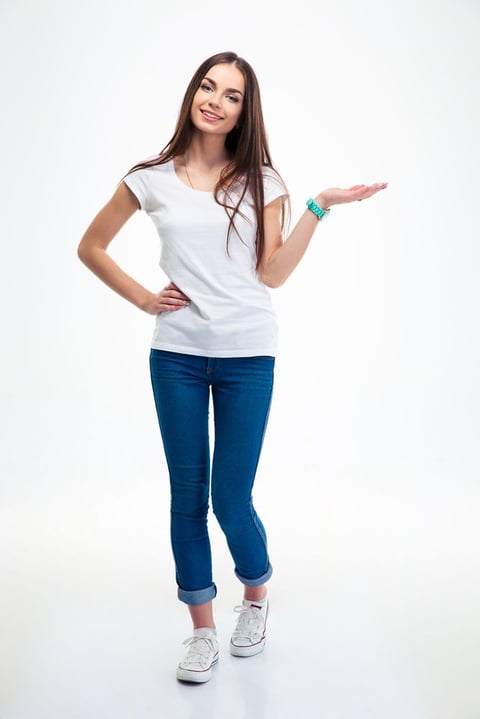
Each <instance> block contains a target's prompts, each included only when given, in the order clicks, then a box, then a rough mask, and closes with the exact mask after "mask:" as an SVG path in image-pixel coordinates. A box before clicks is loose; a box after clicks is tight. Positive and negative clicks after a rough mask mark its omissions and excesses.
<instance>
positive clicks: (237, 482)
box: [212, 357, 274, 497]
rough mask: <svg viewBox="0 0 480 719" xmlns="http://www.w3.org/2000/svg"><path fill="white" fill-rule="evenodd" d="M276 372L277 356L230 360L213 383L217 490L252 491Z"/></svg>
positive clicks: (242, 492)
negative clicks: (275, 359)
mask: <svg viewBox="0 0 480 719" xmlns="http://www.w3.org/2000/svg"><path fill="white" fill-rule="evenodd" d="M273 373H274V359H273V357H244V358H239V359H235V360H231V361H230V360H229V361H228V362H225V367H224V370H223V372H221V373H219V375H218V379H217V381H216V382H215V384H214V385H213V387H212V396H213V406H214V422H215V448H214V459H213V477H212V481H215V484H216V485H217V486H216V490H217V493H218V492H220V493H221V494H223V495H226V494H228V493H229V492H231V493H232V494H235V495H236V496H237V497H238V493H240V494H244V496H246V497H247V496H249V494H250V490H251V486H252V484H253V480H254V477H255V472H256V469H257V464H258V460H259V457H260V452H261V448H262V443H263V437H264V433H265V429H266V426H267V421H268V415H269V411H270V403H271V397H272V391H273Z"/></svg>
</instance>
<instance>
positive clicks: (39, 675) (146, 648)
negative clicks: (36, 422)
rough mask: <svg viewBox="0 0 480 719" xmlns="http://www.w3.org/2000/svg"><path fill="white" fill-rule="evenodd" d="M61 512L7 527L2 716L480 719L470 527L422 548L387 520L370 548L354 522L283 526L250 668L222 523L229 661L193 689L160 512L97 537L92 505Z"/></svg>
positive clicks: (222, 618)
mask: <svg viewBox="0 0 480 719" xmlns="http://www.w3.org/2000/svg"><path fill="white" fill-rule="evenodd" d="M51 509H52V508H51V507H50V513H49V514H48V515H47V513H42V511H41V510H39V508H38V506H37V507H36V508H32V511H31V514H30V516H27V515H28V512H27V514H25V511H26V510H25V508H24V509H23V515H22V516H23V520H22V521H23V525H22V523H19V522H18V521H17V522H15V521H14V518H15V514H11V515H10V523H9V522H8V521H7V522H6V523H5V522H4V524H3V535H4V539H5V540H6V541H7V542H8V544H4V548H5V547H7V548H8V550H7V552H6V553H5V552H3V555H2V556H3V558H4V559H5V558H7V561H5V562H4V563H3V568H2V584H3V588H2V595H1V598H0V611H1V618H2V627H1V634H2V639H1V650H0V677H1V679H0V682H1V684H0V688H1V695H0V717H1V719H77V718H78V719H109V718H110V717H112V718H113V717H114V718H115V719H153V718H154V717H155V718H158V717H162V718H163V717H168V718H170V717H171V718H172V719H173V718H174V719H194V718H195V719H207V718H208V719H240V718H242V719H243V718H244V717H245V718H247V717H248V718H253V719H296V718H297V717H302V719H304V718H306V719H309V718H310V717H311V718H312V719H317V718H318V719H320V718H321V719H480V662H479V659H478V654H479V651H480V641H479V640H480V626H479V625H480V622H479V592H478V583H477V582H476V579H477V578H478V577H477V578H476V577H475V576H474V575H473V574H472V568H473V567H474V562H473V561H472V558H474V557H475V556H476V549H475V547H474V546H470V545H468V536H467V535H468V532H467V531H466V530H465V531H464V534H463V535H462V536H463V538H462V539H461V540H460V539H459V534H458V532H456V534H455V537H456V539H455V538H454V537H453V535H448V534H445V535H444V539H443V542H442V541H439V540H438V536H437V537H435V536H434V535H433V533H432V531H430V535H429V534H428V532H426V531H424V534H423V543H422V545H420V544H418V540H419V533H418V532H417V533H416V535H415V541H414V542H411V541H410V540H411V537H412V525H411V524H410V528H409V530H408V532H407V536H406V537H405V539H404V541H403V542H398V543H397V542H396V540H395V537H394V534H393V533H390V534H385V541H384V542H383V544H382V542H381V541H378V536H377V537H375V541H373V539H372V537H373V534H374V528H373V525H372V524H370V525H369V526H368V527H365V532H364V533H363V535H359V536H358V538H357V540H356V541H352V538H353V534H354V533H353V534H352V530H350V534H348V532H347V530H346V527H345V526H344V527H340V528H339V529H338V536H337V535H336V534H335V532H334V531H333V529H332V527H333V524H331V525H330V526H329V527H328V526H327V529H325V528H324V529H322V528H321V525H320V524H319V525H318V526H317V527H316V528H311V530H310V533H309V532H307V530H306V528H305V527H302V525H301V522H300V523H299V525H298V527H297V529H296V530H293V529H292V528H290V527H289V526H287V525H283V526H280V525H279V526H278V527H273V528H272V532H271V534H272V542H271V544H272V547H271V549H272V552H273V557H272V561H273V558H274V559H275V561H274V566H275V575H274V578H273V579H272V581H271V584H270V602H271V614H270V619H269V632H268V640H267V647H266V649H265V651H264V653H263V654H261V655H258V656H257V657H252V658H248V659H238V658H234V657H231V656H230V655H229V653H228V641H229V634H230V630H231V628H232V626H233V622H234V614H233V611H232V610H233V606H234V605H235V604H236V603H238V601H239V599H240V587H239V586H238V584H237V582H236V580H235V578H234V576H233V575H232V572H231V567H230V563H229V557H228V554H227V552H226V551H225V550H224V545H223V542H222V539H223V538H222V537H221V536H220V535H219V534H218V533H216V530H214V528H213V527H212V530H213V541H214V549H215V558H216V571H217V575H216V580H217V584H218V586H219V594H218V597H217V600H216V611H217V622H218V634H219V639H220V644H221V650H222V653H221V659H220V661H219V664H218V666H217V667H216V668H215V670H214V676H213V678H212V680H211V681H210V682H209V683H208V684H205V685H193V686H190V685H185V684H181V683H179V682H177V681H176V679H175V665H176V661H177V660H178V659H179V658H180V656H181V654H182V652H183V647H182V641H183V640H184V639H185V638H187V637H188V636H189V623H188V621H187V615H186V611H185V608H184V607H183V605H181V604H180V603H178V602H177V600H176V597H175V588H174V582H173V574H172V567H171V558H170V554H169V550H168V546H167V545H166V543H165V542H164V540H165V538H164V537H163V536H162V537H157V538H156V539H158V544H156V545H155V543H153V544H152V542H151V537H150V538H149V537H148V533H149V530H150V528H151V527H152V526H153V524H151V523H150V516H151V515H149V510H148V508H147V507H145V508H144V509H145V518H146V526H147V528H146V529H145V528H144V529H142V527H141V525H140V524H138V523H134V524H133V525H132V526H130V527H126V526H124V527H123V530H122V528H121V527H120V526H115V521H114V518H113V516H112V515H110V517H108V516H107V515H106V514H105V515H102V511H99V516H100V517H101V516H103V517H104V524H103V525H102V526H104V529H103V530H102V532H100V531H99V526H100V524H102V523H101V522H99V523H98V524H97V525H95V524H94V525H93V526H91V527H83V529H82V528H81V525H82V518H83V519H84V518H85V517H84V516H83V515H84V512H83V510H82V508H81V507H80V508H77V512H76V514H75V513H72V514H68V513H67V512H66V509H65V507H64V511H63V512H62V513H60V512H59V513H56V512H52V511H51ZM104 509H105V508H104ZM398 512H399V514H400V515H401V507H400V508H398ZM127 514H128V512H127V509H126V507H124V508H123V509H122V511H119V512H118V514H117V520H118V519H119V518H121V519H125V518H126V517H127ZM5 516H6V517H7V519H8V513H7V514H6V515H5ZM90 517H92V514H90ZM18 518H19V515H17V520H18ZM324 520H325V518H323V519H322V522H323V524H325V521H324ZM319 521H320V520H319ZM35 522H36V523H37V526H35ZM27 525H28V527H27ZM357 526H358V524H357ZM376 530H378V525H377V526H376ZM430 530H431V525H430ZM369 533H370V534H369ZM340 535H342V536H344V538H345V539H344V542H343V543H342V542H340V541H339V540H338V537H339V536H340ZM314 536H318V537H319V538H320V544H318V545H317V544H315V542H313V541H312V538H313V537H314ZM455 542H457V544H456V545H455ZM468 547H469V548H468ZM293 548H295V551H294V550H293ZM297 550H300V551H302V552H303V561H298V557H297V555H296V552H297Z"/></svg>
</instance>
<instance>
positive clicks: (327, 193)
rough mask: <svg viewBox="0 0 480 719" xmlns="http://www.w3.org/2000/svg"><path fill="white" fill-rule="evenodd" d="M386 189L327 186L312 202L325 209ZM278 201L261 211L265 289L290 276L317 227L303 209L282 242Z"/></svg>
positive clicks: (383, 185) (379, 184) (383, 184)
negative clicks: (263, 234) (263, 226)
mask: <svg viewBox="0 0 480 719" xmlns="http://www.w3.org/2000/svg"><path fill="white" fill-rule="evenodd" d="M386 187H387V183H386V182H377V183H375V184H374V185H355V186H354V187H350V188H348V189H346V190H343V189H341V188H339V187H331V188H330V189H328V190H323V192H320V194H318V195H317V196H316V197H315V202H316V203H317V205H319V206H320V207H321V208H322V209H324V210H327V209H329V208H330V207H332V205H341V204H345V203H347V202H354V201H355V200H366V199H367V198H369V197H372V196H373V195H375V194H376V193H377V192H379V191H380V190H384V189H385V188H386ZM281 209H282V199H281V198H278V199H276V200H273V202H270V203H269V204H268V205H267V206H266V207H265V209H264V223H265V246H264V251H263V257H262V260H261V262H260V266H259V271H258V273H259V276H260V279H261V280H262V282H264V283H265V284H266V285H267V286H268V287H272V288H273V287H280V285H283V283H284V282H285V281H286V280H287V279H288V277H289V276H290V275H291V274H292V272H293V270H294V269H295V268H296V266H297V265H298V263H299V262H300V260H301V259H302V257H303V255H304V254H305V252H306V249H307V247H308V245H309V244H310V240H311V239H312V236H313V233H314V231H315V229H316V227H317V225H318V224H319V221H318V218H317V216H316V215H315V214H314V213H313V212H312V211H311V210H305V212H304V213H303V215H302V216H301V217H300V219H299V221H298V222H297V224H296V225H295V227H294V228H293V230H292V232H291V233H290V235H289V236H288V237H287V239H286V240H285V241H283V239H282V231H281V221H280V217H281Z"/></svg>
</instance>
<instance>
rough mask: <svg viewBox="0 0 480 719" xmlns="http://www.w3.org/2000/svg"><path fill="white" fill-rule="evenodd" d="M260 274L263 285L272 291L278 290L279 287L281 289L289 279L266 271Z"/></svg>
mask: <svg viewBox="0 0 480 719" xmlns="http://www.w3.org/2000/svg"><path fill="white" fill-rule="evenodd" d="M258 274H259V277H260V279H261V281H262V282H263V284H264V285H266V286H267V287H269V288H270V289H271V290H275V289H277V287H281V286H282V285H283V283H284V282H285V280H286V279H287V278H286V277H281V276H279V275H276V274H274V273H271V272H267V271H265V270H263V271H260V272H259V273H258Z"/></svg>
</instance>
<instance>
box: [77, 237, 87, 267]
mask: <svg viewBox="0 0 480 719" xmlns="http://www.w3.org/2000/svg"><path fill="white" fill-rule="evenodd" d="M77 257H78V259H79V260H80V262H83V264H84V265H88V252H87V251H86V249H85V247H84V246H83V244H82V243H81V242H80V244H79V245H78V247H77Z"/></svg>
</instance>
